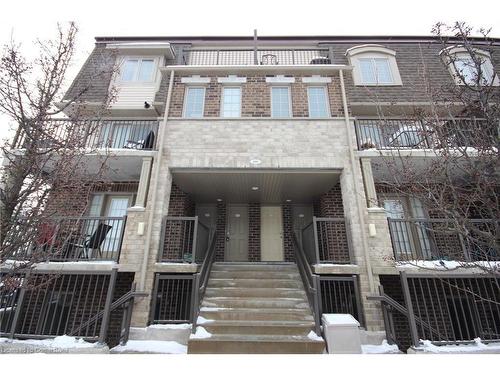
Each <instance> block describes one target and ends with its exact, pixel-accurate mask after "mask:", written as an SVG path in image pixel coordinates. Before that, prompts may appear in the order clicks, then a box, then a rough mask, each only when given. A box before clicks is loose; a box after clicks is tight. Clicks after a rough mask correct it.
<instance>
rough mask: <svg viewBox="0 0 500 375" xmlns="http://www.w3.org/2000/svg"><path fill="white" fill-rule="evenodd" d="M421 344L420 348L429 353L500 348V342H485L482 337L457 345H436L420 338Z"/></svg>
mask: <svg viewBox="0 0 500 375" xmlns="http://www.w3.org/2000/svg"><path fill="white" fill-rule="evenodd" d="M420 343H421V345H420V346H419V347H418V349H422V350H423V351H424V352H428V353H455V352H457V353H462V352H478V351H482V350H492V349H495V350H500V343H491V344H484V343H483V342H482V341H481V339H480V338H475V339H474V343H473V344H457V345H434V344H433V343H432V342H430V341H429V340H420Z"/></svg>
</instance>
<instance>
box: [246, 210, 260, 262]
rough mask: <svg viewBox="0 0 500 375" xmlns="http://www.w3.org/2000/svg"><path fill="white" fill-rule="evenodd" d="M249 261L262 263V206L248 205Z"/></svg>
mask: <svg viewBox="0 0 500 375" xmlns="http://www.w3.org/2000/svg"><path fill="white" fill-rule="evenodd" d="M248 261H249V262H260V204H259V203H250V204H249V205H248Z"/></svg>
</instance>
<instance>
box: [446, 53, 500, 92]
mask: <svg viewBox="0 0 500 375" xmlns="http://www.w3.org/2000/svg"><path fill="white" fill-rule="evenodd" d="M445 52H446V54H444V53H445ZM474 53H476V54H477V55H480V56H481V57H483V58H484V59H485V64H487V65H488V68H489V69H490V70H491V72H492V74H493V80H492V81H491V82H492V83H491V85H492V86H500V80H499V78H498V74H496V72H495V68H494V66H493V62H492V61H491V55H490V53H489V52H488V51H483V50H480V49H474ZM439 54H440V55H442V56H443V61H444V63H445V64H446V65H447V66H448V71H449V72H450V74H451V76H452V78H453V80H454V81H455V83H456V84H457V85H461V86H465V85H471V84H470V83H466V82H464V81H463V80H462V78H461V77H460V72H459V71H458V70H457V66H456V65H455V61H456V60H457V59H459V58H460V56H463V57H466V58H471V55H470V52H469V51H467V50H466V49H465V48H464V47H461V46H453V47H447V48H445V49H443V50H441V51H440V52H439ZM450 56H453V58H450Z"/></svg>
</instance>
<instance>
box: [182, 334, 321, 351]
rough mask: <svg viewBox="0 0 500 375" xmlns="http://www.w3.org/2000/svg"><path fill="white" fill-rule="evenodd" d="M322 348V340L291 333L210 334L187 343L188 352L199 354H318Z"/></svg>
mask: <svg viewBox="0 0 500 375" xmlns="http://www.w3.org/2000/svg"><path fill="white" fill-rule="evenodd" d="M324 348H325V343H324V341H323V340H313V339H310V338H308V337H307V336H291V335H212V336H211V337H210V338H204V339H197V338H192V339H190V340H189V343H188V353H200V354H201V353H205V354H209V353H217V354H222V353H226V354H319V353H323V351H324Z"/></svg>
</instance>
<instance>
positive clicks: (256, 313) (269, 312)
mask: <svg viewBox="0 0 500 375" xmlns="http://www.w3.org/2000/svg"><path fill="white" fill-rule="evenodd" d="M200 316H202V317H203V318H205V319H208V320H279V321H288V320H302V321H313V317H312V315H311V313H310V310H309V309H259V308H254V309H252V308H209V307H204V308H202V309H201V311H200Z"/></svg>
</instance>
